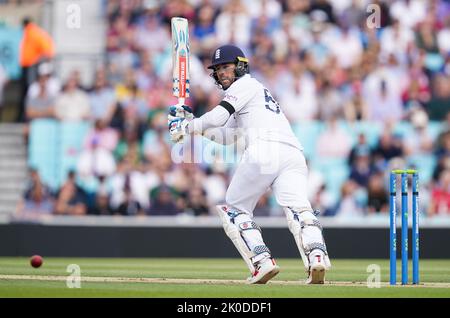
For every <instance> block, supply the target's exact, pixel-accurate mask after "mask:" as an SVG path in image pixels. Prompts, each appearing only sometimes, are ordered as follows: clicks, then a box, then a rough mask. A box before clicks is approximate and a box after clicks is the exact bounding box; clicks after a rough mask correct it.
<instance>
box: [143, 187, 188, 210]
mask: <svg viewBox="0 0 450 318" xmlns="http://www.w3.org/2000/svg"><path fill="white" fill-rule="evenodd" d="M150 198H151V203H150V210H149V211H148V214H149V215H177V214H178V213H179V212H180V211H179V209H178V208H177V206H176V203H175V201H176V197H175V195H174V190H172V189H171V188H169V187H168V186H167V185H165V184H161V185H160V186H158V187H157V188H155V189H153V190H152V191H151V193H150Z"/></svg>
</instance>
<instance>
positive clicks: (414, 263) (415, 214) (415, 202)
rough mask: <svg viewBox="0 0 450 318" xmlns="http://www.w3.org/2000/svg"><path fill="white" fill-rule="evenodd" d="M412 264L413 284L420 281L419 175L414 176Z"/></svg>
mask: <svg viewBox="0 0 450 318" xmlns="http://www.w3.org/2000/svg"><path fill="white" fill-rule="evenodd" d="M412 192H413V195H412V197H413V199H412V244H413V246H412V266H413V284H418V283H419V202H418V201H419V175H418V173H414V174H413V177H412Z"/></svg>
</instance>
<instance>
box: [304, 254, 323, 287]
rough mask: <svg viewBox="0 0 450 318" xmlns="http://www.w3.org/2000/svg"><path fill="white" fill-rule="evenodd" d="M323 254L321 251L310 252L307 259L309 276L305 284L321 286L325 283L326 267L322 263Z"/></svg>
mask: <svg viewBox="0 0 450 318" xmlns="http://www.w3.org/2000/svg"><path fill="white" fill-rule="evenodd" d="M324 257H325V255H324V253H323V252H322V251H321V250H316V251H313V252H311V255H310V257H309V259H310V260H309V264H310V265H309V276H308V278H307V279H306V284H323V283H325V272H326V270H327V266H326V264H325V261H324Z"/></svg>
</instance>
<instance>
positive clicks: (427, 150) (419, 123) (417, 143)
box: [404, 109, 433, 156]
mask: <svg viewBox="0 0 450 318" xmlns="http://www.w3.org/2000/svg"><path fill="white" fill-rule="evenodd" d="M411 123H412V126H413V128H414V129H413V131H412V132H411V133H409V134H408V135H407V136H406V138H405V140H404V154H405V155H407V156H411V155H426V154H431V152H432V149H433V139H432V137H431V134H430V132H429V130H428V115H427V114H426V112H425V111H424V110H422V109H416V110H415V111H414V112H413V114H412V116H411Z"/></svg>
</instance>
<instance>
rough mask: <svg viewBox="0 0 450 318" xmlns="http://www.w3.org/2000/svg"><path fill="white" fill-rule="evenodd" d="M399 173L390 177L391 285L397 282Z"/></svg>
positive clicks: (392, 173)
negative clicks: (397, 195)
mask: <svg viewBox="0 0 450 318" xmlns="http://www.w3.org/2000/svg"><path fill="white" fill-rule="evenodd" d="M396 178H397V175H396V174H395V173H394V172H391V175H390V179H389V193H390V196H389V215H390V224H389V233H390V242H389V250H390V283H391V285H395V284H396V283H397V222H396V220H395V219H396V216H397V212H396V210H395V208H396V207H395V196H396V191H397V180H396Z"/></svg>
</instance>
